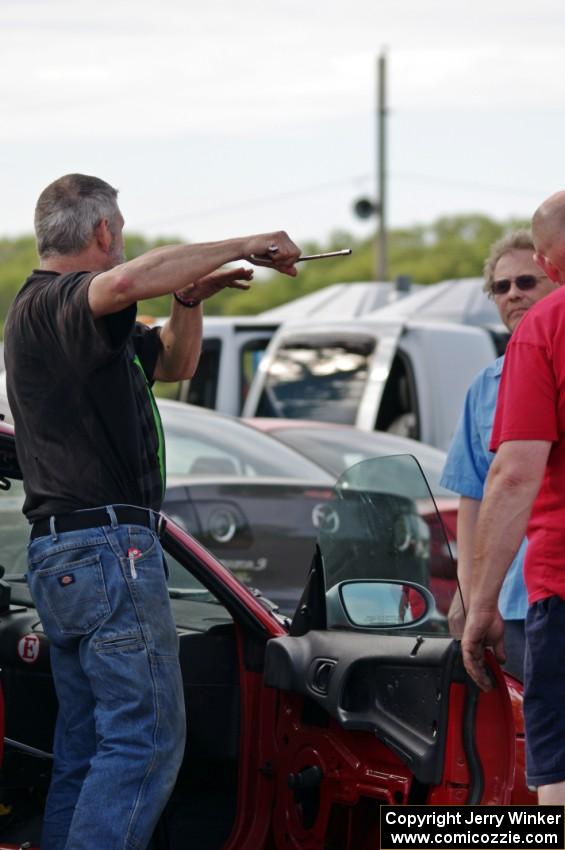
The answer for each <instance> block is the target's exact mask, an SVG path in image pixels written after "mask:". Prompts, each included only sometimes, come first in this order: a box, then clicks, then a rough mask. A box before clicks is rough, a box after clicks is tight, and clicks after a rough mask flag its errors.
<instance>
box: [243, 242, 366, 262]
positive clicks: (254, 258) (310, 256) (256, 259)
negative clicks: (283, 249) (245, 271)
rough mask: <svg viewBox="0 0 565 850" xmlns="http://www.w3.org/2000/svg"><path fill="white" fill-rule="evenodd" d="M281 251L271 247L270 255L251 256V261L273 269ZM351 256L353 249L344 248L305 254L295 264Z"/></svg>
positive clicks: (273, 246) (274, 246)
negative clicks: (275, 258)
mask: <svg viewBox="0 0 565 850" xmlns="http://www.w3.org/2000/svg"><path fill="white" fill-rule="evenodd" d="M278 250H279V249H278V248H277V246H276V245H271V247H270V248H269V249H268V251H269V253H268V254H265V255H262V256H257V254H250V256H249V259H250V260H251V262H252V263H254V264H255V265H256V266H267V267H272V266H273V265H274V263H273V255H274V254H276V253H277V251H278ZM349 254H351V248H342V249H341V251H326V252H325V253H323V254H304V255H303V256H302V257H298V259H296V260H295V261H294V262H295V263H302V262H304V261H305V260H325V259H326V257H347V256H349Z"/></svg>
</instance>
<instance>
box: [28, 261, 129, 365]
mask: <svg viewBox="0 0 565 850" xmlns="http://www.w3.org/2000/svg"><path fill="white" fill-rule="evenodd" d="M95 276H96V272H94V273H93V272H75V273H72V274H67V275H60V276H58V277H56V278H53V279H52V280H50V281H49V283H48V284H47V285H45V286H42V287H40V288H38V289H37V290H34V291H33V294H32V296H31V297H30V302H29V319H30V321H32V322H33V323H34V325H35V328H36V332H37V335H38V337H41V336H44V335H48V337H49V339H48V342H49V346H48V348H49V349H50V350H53V349H54V350H57V349H58V350H59V352H60V354H61V355H62V356H63V358H64V359H65V360H66V361H67V362H68V363H69V364H70V365H72V368H73V369H74V370H75V371H76V372H77V373H79V374H82V375H86V374H89V373H90V372H92V371H93V370H95V369H97V368H99V367H100V366H104V365H106V364H107V363H108V362H109V361H111V360H112V359H113V358H114V357H115V356H116V355H117V354H118V353H119V352H120V351H121V350H122V349H123V347H124V346H125V344H126V342H127V340H128V338H129V336H130V335H131V333H132V330H133V327H134V322H135V314H136V306H135V304H133V305H131V306H130V307H127V308H126V309H124V310H121V311H119V312H117V313H113V314H110V315H108V316H103V317H101V318H100V319H95V318H94V316H93V315H92V311H91V309H90V305H89V303H88V288H89V286H90V282H91V280H92V279H93V278H94V277H95Z"/></svg>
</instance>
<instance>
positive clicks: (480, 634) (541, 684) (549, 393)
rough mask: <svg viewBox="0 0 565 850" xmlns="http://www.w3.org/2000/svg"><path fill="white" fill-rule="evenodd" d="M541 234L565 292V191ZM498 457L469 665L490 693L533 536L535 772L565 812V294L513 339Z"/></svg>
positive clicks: (532, 780)
mask: <svg viewBox="0 0 565 850" xmlns="http://www.w3.org/2000/svg"><path fill="white" fill-rule="evenodd" d="M532 231H533V236H534V244H535V247H536V254H535V259H536V261H537V262H538V264H539V265H540V266H541V268H542V269H543V270H544V272H545V274H547V276H548V277H549V278H551V280H553V281H555V282H556V283H559V284H562V283H565V192H559V193H558V194H556V195H552V196H551V197H550V198H548V199H547V200H546V201H544V203H543V204H542V205H541V206H540V207H539V208H538V210H537V211H536V213H535V215H534V218H533V222H532ZM490 448H491V450H492V451H496V457H495V459H494V461H493V464H492V466H491V469H490V473H489V476H488V479H487V484H486V489H485V495H484V498H483V503H482V507H481V511H480V514H479V520H478V526H477V543H476V547H475V555H474V563H475V570H474V581H473V589H472V597H471V605H470V610H469V615H468V617H467V623H466V626H465V632H464V635H463V658H464V662H465V667H466V668H467V671H468V672H469V674H470V676H471V677H472V678H473V679H474V680H475V681H476V682H477V684H478V685H479V686H480V687H481V688H483V689H484V690H488V689H489V688H490V686H491V684H490V681H489V678H488V676H487V674H486V672H485V667H484V648H485V646H491V647H492V648H493V649H494V652H495V655H496V656H497V658H499V659H502V658H503V651H502V649H503V646H502V642H503V631H504V627H503V623H502V620H501V618H500V614H499V613H498V609H497V599H498V593H499V591H500V587H501V585H502V582H503V580H504V576H505V574H506V572H507V570H508V567H509V565H510V563H511V561H512V558H513V557H514V555H515V553H516V551H517V549H518V547H519V545H520V542H521V540H522V538H523V536H524V534H525V532H526V528H527V535H528V550H527V555H526V562H525V568H524V574H525V580H526V588H527V590H528V602H529V609H528V615H527V618H526V638H527V648H526V659H525V683H524V684H525V692H524V715H525V720H526V744H527V753H526V770H527V776H528V784H530V785H535V786H537V787H538V794H539V802H540V803H542V804H565V717H564V713H563V705H564V704H565V675H563V674H562V670H563V669H565V287H561V288H559V289H557V290H556V291H555V292H553V293H552V294H551V295H548V296H547V298H545V299H543V301H540V302H539V303H538V304H536V305H535V306H534V307H532V309H531V310H530V311H529V312H528V313H527V315H525V316H524V318H523V319H522V321H521V322H520V325H519V327H518V328H517V330H516V332H515V333H514V334H513V336H512V339H511V341H510V343H509V345H508V349H507V352H506V358H505V363H504V370H503V373H502V380H501V385H500V391H499V394H498V404H497V409H496V416H495V421H494V427H493V432H492V438H491V446H490ZM562 717H563V718H564V719H563V720H561V718H562Z"/></svg>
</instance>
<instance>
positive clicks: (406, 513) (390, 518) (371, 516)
mask: <svg viewBox="0 0 565 850" xmlns="http://www.w3.org/2000/svg"><path fill="white" fill-rule="evenodd" d="M318 543H319V545H320V549H321V553H322V558H323V565H324V577H325V584H326V591H327V592H330V591H331V589H332V588H335V587H336V586H338V585H340V584H341V582H344V581H346V582H350V581H367V580H368V581H369V582H371V581H376V582H400V583H402V582H412V583H414V584H416V585H418V586H421V587H423V588H424V589H425V590H426V591H429V592H430V593H431V594H432V596H433V597H434V600H435V605H434V610H433V613H432V616H430V618H429V619H428V621H427V622H426V623H424V624H423V625H422V626H421V627H420V626H419V628H421V631H423V632H424V633H425V632H427V631H429V632H431V633H434V634H437V633H442V632H447V630H448V624H447V611H448V609H449V605H450V603H451V600H452V598H453V595H454V594H455V593H458V592H459V591H458V586H457V578H456V570H455V565H454V563H453V560H452V558H451V555H450V551H449V546H448V543H447V538H446V536H445V533H444V530H443V525H442V523H441V520H440V518H439V515H438V512H437V509H436V507H435V503H434V500H433V497H432V495H431V493H430V490H429V488H428V486H427V484H426V481H425V478H424V476H423V475H422V472H421V469H420V467H419V465H418V463H417V461H416V460H415V458H413V457H410V456H409V455H402V456H400V455H399V456H395V457H380V458H374V459H372V460H368V461H364V462H363V463H360V464H358V465H357V466H354V467H352V468H351V469H349V470H348V471H347V472H346V473H345V474H344V475H343V476H342V477H341V478H340V479H339V481H338V482H337V484H336V487H335V490H334V498H333V500H332V502H330V503H328V505H327V506H326V515H325V522H324V524H323V526H320V529H319V535H318ZM329 619H330V618H329Z"/></svg>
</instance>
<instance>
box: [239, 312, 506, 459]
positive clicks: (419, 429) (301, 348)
mask: <svg viewBox="0 0 565 850" xmlns="http://www.w3.org/2000/svg"><path fill="white" fill-rule="evenodd" d="M379 312H380V311H375V312H374V313H372V314H368V315H366V316H363V317H361V318H359V319H356V320H353V321H327V322H312V321H310V322H300V323H298V322H293V323H291V324H288V325H283V326H282V327H281V328H280V329H279V330H278V331H277V333H276V334H275V335H274V336H273V339H272V341H271V343H270V344H269V347H268V349H267V351H266V352H265V356H264V357H263V359H262V361H261V363H260V365H259V369H258V372H257V374H256V376H255V379H254V381H253V384H252V385H251V389H250V391H249V395H248V397H247V401H246V403H245V406H244V409H243V415H244V416H246V417H250V416H283V417H289V418H300V419H319V420H322V421H327V422H340V423H348V424H350V425H356V426H357V427H359V428H362V429H364V430H368V431H370V430H374V429H378V430H382V431H390V432H392V433H396V434H401V435H403V436H407V437H412V438H413V439H416V440H421V441H422V442H424V443H429V444H430V445H432V446H437V447H438V448H440V449H447V448H448V447H449V443H450V441H451V437H452V435H453V432H454V430H455V427H456V425H457V421H458V418H459V415H460V413H461V410H462V407H463V400H464V397H465V393H466V391H467V388H468V386H469V384H470V383H471V381H472V380H473V378H474V377H475V376H476V374H477V372H479V370H481V369H482V368H483V367H485V366H487V365H488V364H490V363H492V362H493V360H494V359H495V358H496V357H497V356H498V355H499V354H501V353H502V352H503V350H504V347H505V344H506V341H507V338H508V337H507V334H505V333H504V332H503V330H502V329H501V328H496V329H494V328H491V329H488V328H482V327H476V326H472V325H463V324H455V323H449V322H441V321H430V320H426V321H420V320H417V319H403V318H402V317H398V318H397V319H394V318H392V317H391V318H388V319H387V318H384V319H381V318H379ZM383 312H384V311H383Z"/></svg>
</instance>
